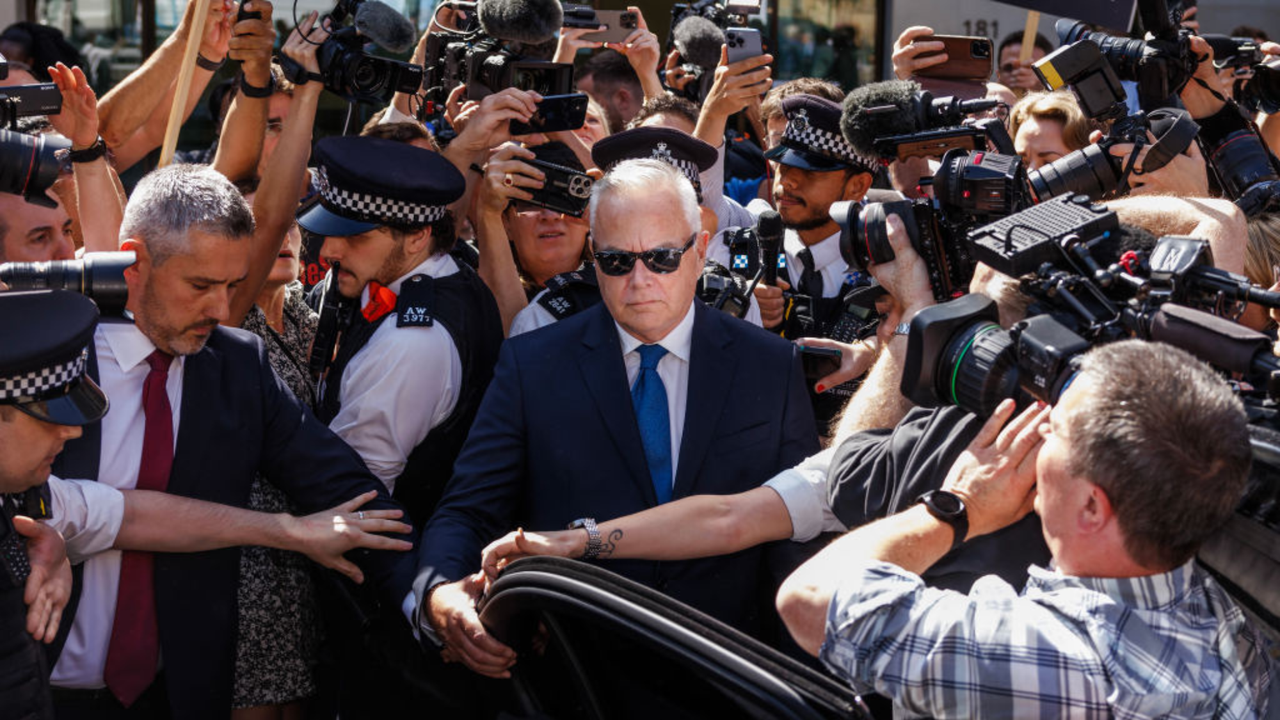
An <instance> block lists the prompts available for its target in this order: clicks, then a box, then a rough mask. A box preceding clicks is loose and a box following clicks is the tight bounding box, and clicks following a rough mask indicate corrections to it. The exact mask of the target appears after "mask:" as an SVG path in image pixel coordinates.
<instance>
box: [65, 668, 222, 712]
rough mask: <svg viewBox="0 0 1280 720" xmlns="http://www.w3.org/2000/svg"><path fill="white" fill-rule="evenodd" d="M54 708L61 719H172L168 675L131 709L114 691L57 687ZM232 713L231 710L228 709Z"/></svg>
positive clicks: (161, 674)
mask: <svg viewBox="0 0 1280 720" xmlns="http://www.w3.org/2000/svg"><path fill="white" fill-rule="evenodd" d="M52 694H53V707H54V711H55V713H56V715H57V718H58V720H169V718H171V717H172V713H171V711H170V709H169V692H168V688H167V687H166V685H165V681H164V673H163V672H161V673H160V674H159V675H157V676H156V681H155V682H154V683H152V684H151V687H149V688H147V689H146V691H145V692H143V693H142V695H141V697H139V698H138V700H137V701H136V702H135V703H134V704H133V705H130V706H129V707H127V708H126V707H125V706H123V705H121V704H120V701H119V700H117V699H116V696H115V695H112V694H111V691H110V690H108V689H106V688H102V689H100V690H68V689H65V688H53V691H52ZM228 714H230V710H228Z"/></svg>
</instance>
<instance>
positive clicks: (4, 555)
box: [0, 508, 70, 720]
mask: <svg viewBox="0 0 1280 720" xmlns="http://www.w3.org/2000/svg"><path fill="white" fill-rule="evenodd" d="M26 553H27V547H26V543H25V542H23V541H22V536H20V535H18V531H17V530H14V529H13V524H12V523H11V522H10V520H9V516H8V514H7V513H6V512H4V510H3V508H0V717H5V718H23V720H26V719H27V718H32V719H35V718H39V719H40V720H45V719H46V718H48V719H50V720H52V718H53V704H52V701H51V700H50V698H49V669H50V665H49V663H50V659H49V658H48V657H46V655H45V650H44V648H42V647H41V646H40V643H37V642H36V641H35V640H34V639H33V638H32V637H31V635H30V633H28V632H27V605H26V603H24V602H23V601H22V592H23V589H24V586H25V582H24V581H25V579H26V578H25V573H23V572H22V571H21V570H20V568H21V567H22V566H24V565H25V564H26V561H27V558H26ZM66 624H67V625H70V622H69V621H68V622H66Z"/></svg>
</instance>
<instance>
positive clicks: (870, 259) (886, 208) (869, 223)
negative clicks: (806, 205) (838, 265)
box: [832, 200, 915, 272]
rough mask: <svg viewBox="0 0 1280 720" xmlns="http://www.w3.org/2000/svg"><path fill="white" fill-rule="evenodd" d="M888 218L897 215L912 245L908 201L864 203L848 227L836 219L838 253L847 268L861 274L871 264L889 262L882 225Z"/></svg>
mask: <svg viewBox="0 0 1280 720" xmlns="http://www.w3.org/2000/svg"><path fill="white" fill-rule="evenodd" d="M854 207H856V206H854ZM854 207H850V208H848V210H847V211H846V212H847V213H851V212H853V209H854ZM834 211H835V206H834V205H833V206H832V212H833V218H834ZM890 215H897V216H898V219H899V220H901V221H902V224H903V225H904V226H905V227H906V228H907V233H908V234H910V235H912V242H913V243H914V242H915V237H914V235H915V232H914V224H915V215H914V213H913V212H912V208H911V201H910V200H899V201H897V202H888V203H867V205H866V206H865V207H863V208H862V211H861V212H859V213H858V215H857V217H856V218H853V223H852V224H851V226H850V225H846V223H842V222H840V220H839V219H836V222H837V223H839V224H840V227H841V230H842V232H841V234H840V251H841V253H842V254H843V255H844V257H845V260H846V261H847V262H848V263H849V264H850V265H852V266H853V267H855V268H857V269H858V270H860V271H862V272H866V270H867V268H868V267H870V266H871V265H872V264H875V263H886V262H890V261H892V260H893V258H894V254H893V246H892V245H890V244H889V226H888V225H887V224H886V223H887V221H888V219H889V216H890ZM846 228H848V230H846Z"/></svg>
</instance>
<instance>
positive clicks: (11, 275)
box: [0, 252, 138, 315]
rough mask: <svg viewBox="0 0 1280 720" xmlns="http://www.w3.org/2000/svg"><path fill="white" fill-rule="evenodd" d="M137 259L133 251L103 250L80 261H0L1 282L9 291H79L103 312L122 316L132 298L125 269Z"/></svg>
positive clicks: (89, 254) (87, 255)
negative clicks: (126, 304)
mask: <svg viewBox="0 0 1280 720" xmlns="http://www.w3.org/2000/svg"><path fill="white" fill-rule="evenodd" d="M137 259H138V257H137V254H136V253H133V252H102V253H88V254H86V255H85V256H84V257H83V258H81V259H79V260H55V261H52V262H33V263H19V262H11V263H0V282H3V283H4V284H6V285H8V286H9V289H10V290H70V291H72V292H78V293H80V294H81V295H84V296H85V297H88V298H89V299H90V300H92V301H94V302H95V303H97V305H98V310H99V311H101V312H102V314H103V315H121V314H123V313H124V306H125V303H127V302H128V300H129V287H128V285H126V284H125V281H124V271H125V268H127V267H129V266H131V265H133V263H134V262H136V261H137Z"/></svg>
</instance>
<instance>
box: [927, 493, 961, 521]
mask: <svg viewBox="0 0 1280 720" xmlns="http://www.w3.org/2000/svg"><path fill="white" fill-rule="evenodd" d="M929 501H930V502H932V503H933V506H934V507H935V508H937V509H938V510H939V511H941V512H944V513H946V514H948V515H954V514H956V513H958V512H960V511H961V510H963V509H964V503H962V502H961V501H960V498H959V497H957V496H955V495H952V494H951V493H949V492H943V491H938V492H935V493H933V494H932V495H930V496H929Z"/></svg>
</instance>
